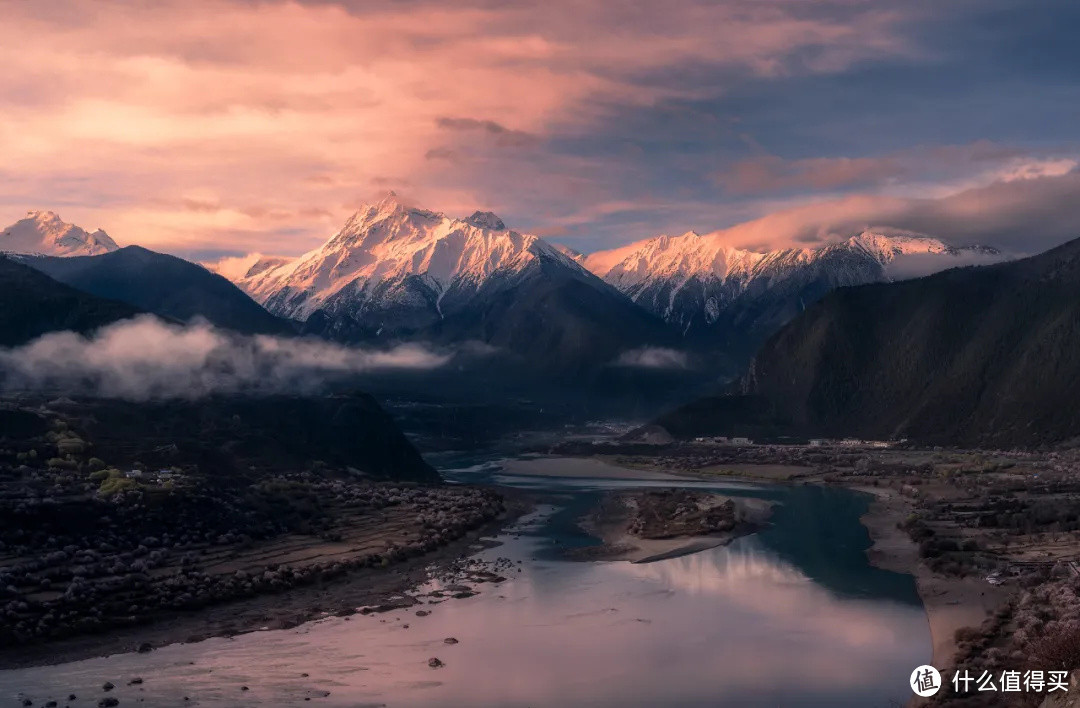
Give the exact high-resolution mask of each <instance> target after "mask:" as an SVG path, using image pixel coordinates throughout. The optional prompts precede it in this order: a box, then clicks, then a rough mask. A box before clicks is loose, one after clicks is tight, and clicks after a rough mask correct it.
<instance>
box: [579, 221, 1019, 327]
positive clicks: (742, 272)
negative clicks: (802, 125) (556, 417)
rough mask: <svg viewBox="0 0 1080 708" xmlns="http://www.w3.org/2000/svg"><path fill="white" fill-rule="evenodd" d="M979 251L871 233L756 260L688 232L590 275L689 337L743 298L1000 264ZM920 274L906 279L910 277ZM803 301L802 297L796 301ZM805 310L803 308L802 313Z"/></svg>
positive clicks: (608, 260) (994, 255)
mask: <svg viewBox="0 0 1080 708" xmlns="http://www.w3.org/2000/svg"><path fill="white" fill-rule="evenodd" d="M999 257H1000V254H999V253H998V252H997V251H996V250H994V249H992V248H986V247H982V246H969V247H954V246H950V245H948V244H945V243H944V242H942V241H940V240H938V239H935V238H931V237H929V236H925V235H923V234H918V233H914V232H910V231H902V230H899V229H892V228H887V227H875V228H870V229H866V230H865V231H863V232H862V233H859V234H857V235H855V236H852V237H851V238H849V239H847V240H846V241H842V242H840V243H831V244H826V245H822V246H818V247H815V248H785V249H778V250H775V251H767V252H758V251H752V250H747V249H741V248H734V247H731V246H726V245H724V244H723V243H721V241H720V239H719V238H718V237H717V236H716V235H715V234H714V235H705V236H702V235H699V234H697V233H695V232H693V231H688V232H687V233H685V234H682V235H681V236H668V235H662V236H657V237H655V238H652V239H647V240H645V241H639V242H637V243H633V244H630V245H628V246H623V247H620V248H616V249H612V250H610V251H602V252H599V253H593V254H590V255H588V256H585V258H584V259H583V263H584V265H585V267H586V268H588V269H589V270H591V271H592V272H593V273H595V274H596V275H598V276H600V277H601V278H603V279H604V280H606V281H607V282H608V283H610V284H611V285H613V286H614V287H616V288H618V289H619V290H620V291H622V292H623V293H624V294H626V295H628V296H629V297H630V298H631V299H633V300H634V301H635V302H637V303H638V304H639V305H641V306H643V307H645V308H646V309H648V310H650V311H652V312H654V313H655V314H657V315H660V316H661V317H662V318H664V319H665V320H667V321H668V322H669V323H671V324H675V325H677V326H679V327H680V329H682V331H684V332H686V331H688V330H689V329H690V328H691V327H693V326H702V325H709V324H712V323H713V322H715V321H716V320H717V319H718V318H719V317H720V315H721V313H722V312H723V311H724V310H725V308H727V307H729V306H732V304H733V303H734V302H735V301H736V300H739V301H740V302H744V301H745V297H744V296H746V297H750V296H751V295H752V296H753V297H757V298H760V297H767V296H769V293H770V292H773V291H776V290H777V289H783V288H788V289H791V290H792V291H793V292H794V290H795V289H799V288H809V289H811V290H812V291H819V290H822V289H832V288H834V287H840V286H844V285H858V284H862V283H868V282H877V281H881V280H891V279H893V278H895V277H898V276H901V275H902V274H903V273H904V270H903V269H901V268H895V269H894V268H893V267H892V266H893V264H894V262H904V263H907V262H908V261H909V260H914V261H916V262H918V269H919V273H918V274H927V273H928V272H934V271H935V270H944V269H945V268H950V267H954V266H957V265H967V264H968V263H969V262H970V261H971V260H972V259H975V258H978V259H982V260H984V261H989V260H996V259H999ZM913 274H915V273H914V272H911V273H908V276H909V277H910V275H913ZM798 297H801V296H798ZM804 304H808V303H804V302H802V301H801V300H800V301H799V302H798V305H799V307H800V308H801V307H802V306H803V305H804Z"/></svg>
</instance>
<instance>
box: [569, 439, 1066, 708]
mask: <svg viewBox="0 0 1080 708" xmlns="http://www.w3.org/2000/svg"><path fill="white" fill-rule="evenodd" d="M600 447H601V448H602V449H601V451H600V452H601V453H602V454H599V455H597V454H596V453H597V450H596V446H592V447H591V448H590V449H585V448H583V447H581V446H577V447H576V448H575V446H574V445H563V446H561V447H558V448H557V449H556V450H554V452H557V453H559V454H578V455H589V456H590V457H592V458H593V459H597V460H604V461H606V462H608V463H612V464H617V465H618V466H620V467H624V468H632V469H635V470H638V471H641V472H642V473H644V474H650V475H651V474H664V473H668V474H671V475H676V476H678V477H680V478H685V477H687V476H691V477H698V478H702V479H717V478H725V479H732V480H738V479H742V480H746V481H749V482H754V483H757V484H761V483H778V484H826V485H840V486H845V487H848V488H851V489H854V490H857V491H861V492H864V493H868V494H871V495H873V497H874V498H873V501H872V502H871V503H870V506H869V508H868V511H867V513H866V514H865V515H864V516H863V517H862V521H863V524H864V526H866V528H867V530H868V532H869V534H870V537H871V541H872V545H871V547H870V548H868V549H867V554H868V556H869V558H870V560H871V562H872V563H873V564H874V565H877V566H878V567H881V568H884V569H887V570H894V571H897V572H903V573H909V574H911V575H913V576H914V577H915V580H916V584H917V587H918V591H919V594H920V596H921V598H922V600H923V604H924V606H925V609H926V614H927V620H928V623H929V626H930V631H931V636H932V641H933V659H932V661H933V664H934V665H935V666H936V667H937V668H939V669H940V670H942V673H943V675H945V674H946V669H949V670H950V674H949V675H951V669H952V668H954V667H955V668H963V669H966V670H969V671H970V672H972V673H973V674H974V675H976V676H978V675H979V674H981V672H982V671H984V670H987V671H990V672H992V673H994V674H995V675H998V674H1000V671H1002V670H1005V669H1009V670H1024V669H1044V670H1050V669H1053V668H1061V667H1064V668H1069V669H1071V668H1076V666H1080V652H1077V651H1075V647H1077V646H1080V642H1078V641H1077V640H1080V629H1077V625H1076V624H1075V617H1076V616H1078V614H1080V453H1077V452H1074V451H1068V450H1062V451H1057V452H1017V451H1012V452H1001V451H981V450H941V449H936V450H916V449H872V448H848V447H839V446H838V447H834V448H828V447H826V448H809V447H803V446H794V445H792V446H787V445H775V446H770V445H754V446H744V447H736V446H721V445H713V444H691V443H675V444H671V445H664V446H657V447H656V448H655V450H653V451H646V450H643V448H642V446H640V445H631V444H627V445H623V444H609V445H604V446H600ZM933 701H934V705H950V706H953V705H956V706H967V705H970V706H976V705H978V706H998V705H1000V706H1007V705H1021V704H1020V703H1015V700H1014V699H1013V698H1010V697H1009V696H1008V695H1007V694H1001V693H998V694H996V695H992V696H989V695H986V694H981V695H977V696H976V695H960V696H958V695H955V694H953V693H952V691H951V689H948V690H944V691H942V692H941V693H939V694H938V696H936V697H935V698H934V699H933ZM1024 705H1026V704H1024ZM1032 705H1034V704H1032Z"/></svg>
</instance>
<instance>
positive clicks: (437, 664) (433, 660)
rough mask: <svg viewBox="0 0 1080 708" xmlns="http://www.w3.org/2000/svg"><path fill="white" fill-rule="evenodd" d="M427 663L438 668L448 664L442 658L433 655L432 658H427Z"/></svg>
mask: <svg viewBox="0 0 1080 708" xmlns="http://www.w3.org/2000/svg"><path fill="white" fill-rule="evenodd" d="M427 665H428V666H430V667H431V668H433V669H438V668H441V667H443V666H446V664H444V663H443V662H442V659H440V658H439V657H437V656H433V657H431V658H430V659H428V660H427Z"/></svg>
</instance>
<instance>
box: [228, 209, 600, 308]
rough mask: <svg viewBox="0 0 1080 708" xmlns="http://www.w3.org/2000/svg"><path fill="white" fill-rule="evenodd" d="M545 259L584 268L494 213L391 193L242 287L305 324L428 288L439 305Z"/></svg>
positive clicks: (247, 278)
mask: <svg viewBox="0 0 1080 708" xmlns="http://www.w3.org/2000/svg"><path fill="white" fill-rule="evenodd" d="M541 258H547V259H551V260H555V261H559V262H560V263H561V264H562V265H563V266H565V267H570V268H572V269H574V270H576V271H579V272H580V271H581V267H580V266H579V265H578V264H577V263H576V262H575V261H574V260H573V259H571V258H569V257H567V256H565V255H563V254H562V253H560V252H559V251H557V250H556V249H555V248H553V247H552V246H550V245H548V244H547V243H545V242H544V241H542V240H540V239H539V238H537V237H536V236H531V235H528V234H522V233H519V232H517V231H513V230H511V229H508V228H507V227H506V225H505V224H504V223H503V221H502V220H501V219H499V217H497V216H496V215H495V214H492V213H491V212H480V211H478V212H475V213H474V214H472V215H471V216H469V217H467V218H465V219H454V218H451V217H448V216H446V215H445V214H442V213H439V212H434V211H429V210H426V209H419V208H415V207H412V206H408V205H406V204H405V203H404V202H402V200H401V199H399V198H398V197H397V196H396V195H394V194H391V195H389V196H387V197H386V198H384V199H382V200H381V201H379V202H377V203H375V204H371V205H365V206H362V207H361V208H360V209H358V210H357V211H356V213H354V214H353V215H352V216H351V217H350V218H349V219H348V221H346V223H345V226H344V227H343V228H342V229H341V230H340V231H338V232H337V233H336V234H334V235H333V236H331V237H330V239H329V240H328V241H327V242H326V243H324V244H323V245H322V246H319V247H318V248H316V249H313V250H312V251H309V252H308V253H305V254H303V255H302V256H299V257H298V258H296V259H293V260H291V261H289V262H287V263H282V264H280V265H276V266H271V267H267V268H263V269H261V270H259V271H258V272H251V273H250V274H249V275H247V276H245V277H243V278H241V279H239V280H238V281H237V283H238V284H239V285H240V286H241V287H242V288H244V289H245V290H246V291H247V292H248V293H249V294H250V295H251V296H252V297H254V298H255V299H256V300H258V301H260V302H262V303H264V304H265V305H266V306H267V307H268V308H270V309H271V310H272V311H274V312H275V313H277V314H281V315H284V316H288V317H293V318H299V319H306V318H307V317H308V316H310V315H311V314H312V313H313V312H315V311H316V310H319V309H328V308H330V309H334V308H337V307H344V305H343V304H342V303H344V302H345V301H350V302H353V303H355V302H357V301H359V302H364V303H366V305H367V306H374V302H375V300H379V301H382V302H386V301H388V300H391V299H394V298H397V299H408V298H415V297H419V296H418V295H417V293H418V292H419V290H425V289H426V291H430V293H432V297H433V298H434V301H433V302H434V303H435V304H436V305H438V306H439V307H441V303H442V300H443V298H444V297H445V296H446V295H447V294H448V293H450V292H451V291H455V292H456V293H457V294H459V295H460V294H462V293H464V292H465V291H467V290H468V291H475V290H476V289H478V288H479V287H481V286H482V285H484V284H485V283H486V282H487V281H488V280H489V279H491V278H493V277H498V278H501V279H507V278H510V277H513V276H514V275H515V274H517V273H520V272H522V271H523V270H525V269H526V268H528V267H529V266H530V265H532V264H535V263H538V261H539V259H541ZM423 298H427V295H423ZM423 298H422V299H423ZM439 312H440V314H441V310H439Z"/></svg>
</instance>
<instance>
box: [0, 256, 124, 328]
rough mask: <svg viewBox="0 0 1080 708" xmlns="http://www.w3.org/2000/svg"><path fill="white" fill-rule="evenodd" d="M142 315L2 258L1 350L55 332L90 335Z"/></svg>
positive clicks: (0, 258) (0, 302)
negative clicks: (105, 326)
mask: <svg viewBox="0 0 1080 708" xmlns="http://www.w3.org/2000/svg"><path fill="white" fill-rule="evenodd" d="M139 312H140V310H138V309H137V308H135V307H132V306H130V305H127V304H124V303H122V302H116V301H114V300H106V299H103V298H100V297H95V296H93V295H89V294H87V293H84V292H80V291H79V290H76V289H75V288H72V287H69V286H67V285H64V284H63V283H58V282H57V281H55V280H53V279H52V278H50V277H49V276H47V275H45V274H44V273H39V272H38V271H36V270H34V269H33V268H29V267H27V266H25V265H22V264H20V263H16V262H14V261H12V260H11V259H9V258H5V257H3V256H0V346H9V347H10V346H15V345H18V344H23V343H25V342H28V341H30V340H31V339H34V338H36V337H39V336H41V335H42V334H45V333H46V332H53V331H56V330H74V331H76V332H80V333H87V332H90V331H92V330H95V329H97V328H98V327H101V326H102V325H106V324H109V323H111V322H115V321H117V320H121V319H124V318H126V317H132V316H134V315H137V314H138V313H139Z"/></svg>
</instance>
